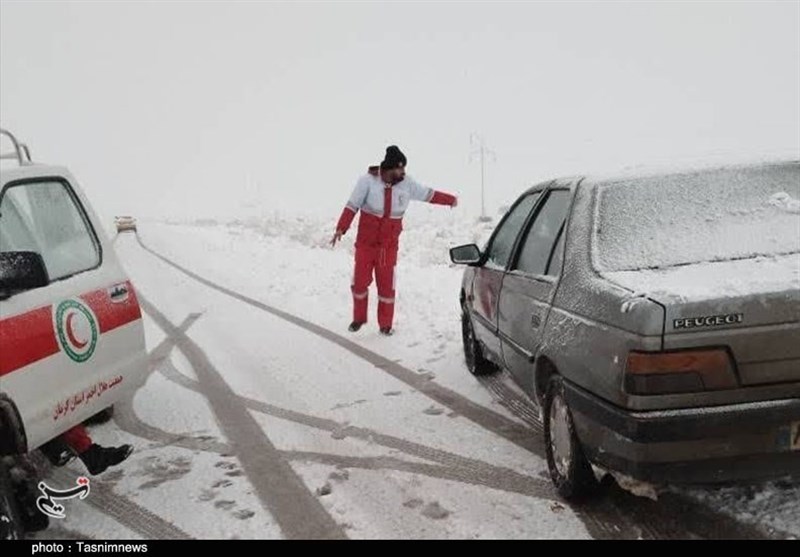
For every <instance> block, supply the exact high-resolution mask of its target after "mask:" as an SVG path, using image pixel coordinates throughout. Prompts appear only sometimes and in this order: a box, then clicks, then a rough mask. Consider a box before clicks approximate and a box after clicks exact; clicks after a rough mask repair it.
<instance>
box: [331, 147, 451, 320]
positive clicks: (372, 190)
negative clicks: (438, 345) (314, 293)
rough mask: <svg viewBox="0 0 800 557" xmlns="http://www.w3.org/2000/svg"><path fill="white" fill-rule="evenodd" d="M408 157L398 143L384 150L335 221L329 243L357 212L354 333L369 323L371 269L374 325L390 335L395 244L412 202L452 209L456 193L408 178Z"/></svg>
mask: <svg viewBox="0 0 800 557" xmlns="http://www.w3.org/2000/svg"><path fill="white" fill-rule="evenodd" d="M406 163H407V159H406V156H405V155H404V154H403V153H402V152H401V151H400V149H398V147H397V146H396V145H391V146H389V147H387V148H386V156H385V158H384V159H383V162H381V164H380V166H379V167H378V166H371V167H370V168H369V171H368V173H367V174H366V175H365V176H362V177H361V178H360V179H359V180H358V182H357V183H356V187H355V189H354V190H353V194H352V195H351V196H350V200H349V201H348V202H347V205H346V206H345V208H344V210H343V211H342V216H341V217H339V222H338V224H337V225H336V232H335V233H334V235H333V239H332V240H331V245H332V246H334V245H336V242H338V241H339V240H341V238H342V236H343V235H344V234H345V232H347V230H348V228H350V224H351V223H352V222H353V218H354V217H355V216H356V213H358V211H359V210H360V211H361V217H359V221H358V235H357V236H356V257H355V259H356V261H355V273H354V274H353V282H352V285H351V290H352V292H353V322H352V323H350V327H349V329H350V330H351V331H353V332H355V331H358V330H359V329H360V328H361V326H362V325H364V323H366V322H367V307H368V296H369V285H370V284H371V283H372V276H373V272H374V274H375V282H376V283H377V286H378V327H379V328H380V332H381V333H382V334H384V335H391V334H392V332H393V330H392V320H393V319H394V298H395V283H394V268H395V265H396V264H397V248H398V240H399V238H400V232H401V231H402V230H403V215H404V214H405V212H406V209H407V208H408V205H409V202H411V201H425V202H427V203H435V204H437V205H449V206H450V207H455V206H456V203H457V201H458V200H457V199H456V197H455V196H454V195H451V194H449V193H444V192H440V191H435V190H432V189H431V188H428V187H425V186H423V185H421V184H419V183H417V182H415V181H414V180H413V179H412V178H411V177H410V176H406Z"/></svg>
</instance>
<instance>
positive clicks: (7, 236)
mask: <svg viewBox="0 0 800 557" xmlns="http://www.w3.org/2000/svg"><path fill="white" fill-rule="evenodd" d="M0 251H35V252H37V253H39V254H41V256H42V259H44V263H45V267H46V268H47V273H48V275H49V277H50V280H56V279H60V278H64V277H67V276H70V275H74V274H75V273H79V272H81V271H86V270H89V269H93V268H94V267H97V265H99V263H100V250H99V248H98V244H97V239H96V238H95V236H94V234H93V232H92V231H91V229H90V227H89V225H88V220H87V218H86V215H85V214H84V213H83V211H82V209H81V208H80V207H79V205H78V204H77V203H76V201H75V199H74V197H73V195H72V194H71V192H70V190H69V189H68V187H67V186H66V184H64V183H61V182H57V181H48V182H35V183H26V184H19V185H15V186H12V187H10V188H8V189H7V190H6V191H5V192H4V194H3V197H2V199H0Z"/></svg>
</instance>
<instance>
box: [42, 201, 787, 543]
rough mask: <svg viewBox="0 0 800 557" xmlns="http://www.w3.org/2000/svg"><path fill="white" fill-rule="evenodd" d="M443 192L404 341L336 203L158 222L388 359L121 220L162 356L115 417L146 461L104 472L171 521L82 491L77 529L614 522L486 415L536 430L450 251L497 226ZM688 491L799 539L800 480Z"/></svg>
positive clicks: (422, 236) (65, 526)
mask: <svg viewBox="0 0 800 557" xmlns="http://www.w3.org/2000/svg"><path fill="white" fill-rule="evenodd" d="M424 209H425V210H424V211H418V212H417V215H416V218H414V217H415V215H411V216H410V217H409V218H408V219H407V221H406V231H405V232H404V234H403V237H402V239H401V254H400V263H399V267H398V273H397V274H398V279H397V291H398V299H397V311H396V320H395V324H396V330H397V332H396V334H395V336H393V337H391V338H385V337H382V336H379V335H378V332H377V324H376V323H375V321H374V309H375V308H374V305H373V306H371V308H370V318H371V319H372V321H371V322H370V323H369V324H368V326H367V327H366V328H365V329H362V331H361V332H359V333H358V334H356V335H350V334H349V333H347V332H346V326H347V324H348V323H349V321H350V292H349V285H350V276H351V273H352V268H351V267H352V243H353V239H354V236H355V234H354V232H355V231H354V230H353V231H351V232H350V234H348V236H346V237H345V241H344V242H343V243H342V244H340V245H339V246H337V247H336V248H335V249H331V248H330V247H328V246H327V242H328V240H329V239H330V235H331V231H332V229H333V225H334V221H333V220H331V221H321V220H315V219H312V218H307V219H303V218H292V219H286V218H282V217H281V216H280V215H278V214H274V215H268V216H264V217H262V218H259V219H251V220H249V221H243V222H226V223H223V222H216V221H212V220H205V221H200V222H193V223H156V222H140V224H139V236H140V238H141V240H142V242H143V244H144V245H145V246H147V247H148V248H151V249H152V250H154V251H156V252H158V253H160V254H161V255H163V256H165V257H166V258H168V259H170V260H172V261H174V262H175V263H177V264H178V265H181V266H183V267H186V268H187V269H188V270H190V271H192V272H194V273H197V274H198V275H200V276H202V277H203V278H205V279H207V280H209V281H212V282H214V283H216V284H218V285H220V286H222V287H224V288H227V289H230V290H231V291H234V292H236V293H238V294H240V295H242V296H245V297H247V298H250V299H253V300H256V301H257V302H259V303H261V304H265V305H267V306H269V307H272V308H277V309H278V310H282V311H285V312H288V313H289V314H292V315H293V316H296V317H299V318H301V319H303V320H306V321H308V322H310V323H311V324H314V325H318V326H321V327H323V328H325V329H327V330H329V331H332V332H334V333H337V334H341V335H342V336H346V338H347V339H348V340H352V341H354V342H355V343H356V345H355V346H357V347H358V346H360V347H363V348H366V349H368V350H369V351H370V353H371V354H377V355H380V356H382V357H384V358H385V359H386V362H385V363H384V364H380V365H376V364H375V362H374V361H372V362H370V361H367V360H365V359H364V358H360V357H357V355H356V354H354V350H355V349H353V348H352V347H351V348H350V349H346V348H345V347H343V346H341V345H338V344H336V343H335V342H329V341H328V340H325V339H324V338H321V337H320V336H319V335H318V334H314V333H312V332H311V331H309V330H308V329H307V328H303V327H301V326H298V325H294V324H291V323H287V322H286V321H285V320H284V319H281V318H279V317H278V316H275V315H274V314H270V313H269V312H265V311H262V310H261V309H259V308H258V307H254V306H253V305H251V304H247V303H243V302H242V301H240V300H235V299H233V298H232V297H230V296H228V295H226V294H224V293H221V292H219V291H218V290H215V289H213V288H209V287H208V286H206V285H203V284H201V283H200V282H198V281H196V280H194V279H192V278H190V277H188V276H187V275H185V274H183V273H181V272H179V271H178V270H176V269H175V268H174V267H172V266H170V265H168V264H167V263H165V262H164V261H162V260H160V259H158V258H157V257H156V256H154V255H153V254H152V253H149V252H147V251H146V250H145V249H144V247H143V246H142V245H140V244H139V243H138V242H137V239H136V237H135V236H134V235H133V234H123V235H121V236H120V237H119V238H118V240H117V242H116V247H117V251H118V253H119V254H120V256H121V258H122V260H123V263H124V265H125V266H126V268H127V270H128V272H129V273H130V275H131V277H132V279H133V281H134V284H135V285H136V287H137V291H138V292H139V293H140V295H142V297H143V298H144V299H145V300H146V304H147V305H146V306H145V309H146V311H147V315H146V336H147V343H148V349H149V350H150V351H151V352H152V353H153V358H152V359H153V364H152V374H151V375H150V377H149V379H148V382H147V384H146V385H145V387H144V388H142V389H141V390H140V391H139V392H138V393H137V395H136V396H135V398H134V400H133V401H132V403H131V404H129V405H121V408H118V409H117V410H118V411H117V416H116V422H117V423H116V424H108V425H105V426H102V427H100V428H98V429H97V430H96V433H95V435H96V436H97V438H98V439H99V440H100V441H101V442H103V443H113V442H122V441H126V442H133V444H134V445H135V446H136V448H137V451H136V453H135V454H134V455H133V456H132V457H131V460H130V462H129V463H127V464H126V465H125V466H123V467H120V468H119V469H118V470H116V471H114V472H110V473H108V474H106V475H105V476H104V477H101V478H100V479H98V480H97V482H98V484H99V485H100V486H101V487H102V486H106V488H107V489H108V490H109V491H110V492H113V495H114V496H116V497H118V498H119V499H120V500H121V501H122V502H123V504H124V505H127V507H125V508H126V509H132V510H129V511H127V512H129V514H132V515H134V516H138V515H139V514H140V515H142V516H146V517H149V514H148V513H153V514H155V515H157V516H158V517H159V520H161V521H162V522H163V523H164V524H161V523H159V521H158V520H156V519H153V518H152V517H149V519H150V522H149V523H148V524H149V526H146V527H144V526H142V525H141V524H139V525H138V527H137V526H136V524H135V521H134V523H132V524H127V525H126V523H125V520H122V524H120V521H118V520H116V521H115V520H112V519H110V518H109V517H108V516H106V515H104V514H102V513H100V512H99V510H98V508H97V507H92V506H90V505H84V504H82V503H73V504H71V505H70V506H69V507H68V517H67V519H66V520H65V521H63V523H62V524H60V525H59V526H58V528H59V529H60V531H63V532H66V533H67V534H68V533H69V532H76V533H78V534H79V535H83V536H92V537H96V538H102V539H111V538H125V537H136V536H144V537H147V535H148V533H149V532H151V531H153V530H158V528H162V530H163V528H167V532H168V533H169V532H172V534H173V535H175V532H176V531H177V532H178V533H179V534H180V533H182V534H184V535H186V536H189V537H198V538H232V537H238V538H279V537H303V536H304V535H308V532H305V533H304V532H303V531H295V530H293V527H291V526H287V524H288V522H287V518H286V514H285V509H286V508H288V507H286V506H282V505H284V504H287V503H288V501H287V499H292V498H295V499H296V500H297V501H299V503H298V507H299V508H300V509H301V510H305V512H307V513H309V516H319V519H318V521H317V522H318V525H319V527H320V528H322V529H325V528H328V530H327V531H328V532H329V533H330V532H333V533H334V534H336V535H338V534H341V535H344V536H347V537H351V538H588V537H598V535H597V532H598V531H600V530H602V529H603V528H605V527H607V526H603V525H602V524H601V525H600V526H598V524H599V523H601V522H602V521H603V519H602V518H601V519H599V522H598V519H589V518H587V516H588V515H589V514H590V513H588V512H583V511H581V510H573V509H571V508H570V507H569V506H568V505H566V504H564V503H563V502H560V501H558V499H557V498H556V496H555V494H554V493H553V491H552V488H551V487H550V484H549V479H548V478H547V475H546V470H547V466H546V463H545V462H544V460H543V459H542V458H541V457H540V456H537V453H536V452H535V451H533V452H532V451H531V450H529V449H528V448H526V446H524V443H520V442H517V441H515V439H514V438H513V436H511V435H504V434H503V431H501V430H502V428H494V429H493V428H492V427H491V426H485V425H482V424H486V423H501V424H502V423H505V424H506V425H508V426H509V427H510V428H511V429H513V430H515V431H516V430H517V429H519V430H522V431H524V429H523V428H526V427H528V425H526V420H525V418H524V416H520V414H519V413H515V412H512V411H510V410H509V409H508V408H507V407H506V405H504V404H500V403H499V402H498V400H497V397H496V396H495V394H494V393H493V392H490V391H491V389H487V387H486V385H485V384H482V383H481V382H478V381H477V380H475V379H474V378H472V377H470V376H469V374H468V373H467V372H466V370H465V367H464V364H463V356H462V351H461V340H460V329H459V320H458V317H459V308H458V304H457V293H458V287H459V284H460V280H461V274H462V269H460V268H456V267H454V266H452V265H450V264H449V262H448V257H447V249H448V248H449V247H451V246H452V245H457V244H460V243H470V242H477V243H479V244H482V242H483V240H484V239H485V238H486V237H487V234H488V233H489V232H490V230H491V227H492V224H482V225H476V224H474V223H464V222H463V219H459V218H458V216H457V214H455V213H451V212H448V211H447V210H442V209H439V210H438V211H428V209H429V208H427V207H426V208H424ZM374 294H375V293H374V290H373V292H372V295H371V299H372V301H374V300H375V299H376V296H375V295H374ZM370 357H372V358H373V360H374V359H375V356H370ZM395 365H396V366H395ZM393 366H395V367H396V368H395V367H393ZM504 388H506V389H507V390H508V391H509V392H511V393H512V395H513V396H518V394H519V393H518V392H515V391H513V387H509V386H506V387H504ZM437 389H444V391H442V392H445V395H441V396H440V395H438V394H437V393H439V392H440V391H439V390H437ZM437 396H438V398H437ZM537 435H538V434H537V433H536V432H534V431H531V434H530V437H531V438H532V439H533V438H536V437H537ZM262 447H263V450H262ZM538 454H541V453H538ZM281 463H288V466H285V467H284V466H283V465H282V464H281ZM279 464H281V465H280V466H279ZM70 466H71V467H72V468H70V470H69V472H70V473H74V474H77V473H78V472H79V470H80V468H79V467H78V466H77V465H75V464H73V465H70ZM273 476H274V477H275V478H279V479H280V478H283V479H284V480H285V481H284V484H285V485H294V484H292V482H291V481H289V480H291V478H293V477H296V478H298V479H299V483H298V484H297V485H294V487H293V488H292V489H294V490H295V491H292V489H289V490H288V492H286V493H280V490H281V489H282V488H281V487H278V488H276V486H275V485H270V484H269V481H268V480H269V479H270V478H271V477H273ZM276 489H277V491H276ZM304 491H306V492H308V493H310V494H311V497H305V494H304V493H303V492H304ZM681 493H682V494H686V493H688V494H689V495H690V496H691V497H693V498H695V500H699V501H703V502H704V505H707V506H708V507H709V508H711V509H713V510H715V511H721V512H723V513H725V514H728V515H731V516H733V517H735V518H736V519H738V520H741V521H743V522H745V523H748V524H755V525H758V526H760V527H763V528H764V529H765V530H769V529H775V530H778V531H780V532H783V533H786V534H789V535H792V536H796V537H800V503H798V501H800V486H797V485H794V486H785V485H780V484H772V483H771V484H766V485H759V486H756V487H742V488H727V489H723V490H692V491H688V492H681ZM275 501H277V503H275ZM315 505H318V506H321V508H319V509H318V508H316V507H315ZM289 506H291V505H289ZM137 513H138V514H137ZM314 513H318V514H314ZM598 516H603V515H602V513H599V514H598ZM331 519H332V520H331ZM143 520H144V519H143ZM145 522H146V521H145ZM309 522H312V523H313V522H314V520H309ZM170 527H172V528H176V529H177V530H169V528H170ZM148 528H150V530H148ZM598 528H599V530H598ZM613 528H617V530H619V531H620V532H622V533H624V532H625V531H626V530H625V528H626V527H625V525H620V526H618V527H616V526H615V527H612V528H611V530H613ZM58 531H59V530H58V529H57V530H56V532H58ZM158 531H161V530H158ZM632 531H634V532H636V529H635V528H634V529H633V530H632ZM641 531H647V530H646V528H644V527H643V528H642V530H641ZM67 534H65V535H67ZM620 535H622V534H620ZM632 536H633V537H636V534H635V533H634V534H633V535H632Z"/></svg>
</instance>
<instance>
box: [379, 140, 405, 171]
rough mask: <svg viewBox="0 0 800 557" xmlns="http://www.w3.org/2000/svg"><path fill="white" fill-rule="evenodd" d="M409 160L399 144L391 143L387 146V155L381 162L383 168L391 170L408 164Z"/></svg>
mask: <svg viewBox="0 0 800 557" xmlns="http://www.w3.org/2000/svg"><path fill="white" fill-rule="evenodd" d="M407 163H408V161H407V160H406V156H405V155H404V154H403V152H402V151H401V150H400V148H399V147H397V145H389V146H388V147H387V148H386V156H385V157H384V159H383V162H382V163H381V170H389V169H392V168H397V167H398V166H406V164H407Z"/></svg>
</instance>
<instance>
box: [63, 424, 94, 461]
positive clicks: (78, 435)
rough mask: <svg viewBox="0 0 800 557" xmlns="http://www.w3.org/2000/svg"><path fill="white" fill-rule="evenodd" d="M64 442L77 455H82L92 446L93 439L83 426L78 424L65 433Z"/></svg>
mask: <svg viewBox="0 0 800 557" xmlns="http://www.w3.org/2000/svg"><path fill="white" fill-rule="evenodd" d="M63 435H64V442H65V443H66V444H67V445H69V447H70V448H71V449H72V450H74V451H75V452H76V453H78V454H81V453H83V452H84V451H86V449H88V448H89V447H91V446H92V438H91V437H89V434H88V433H87V432H86V428H85V427H84V426H83V424H78V425H76V426H75V427H73V428H72V429H68V430H67V431H65V432H64V433H63Z"/></svg>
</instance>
